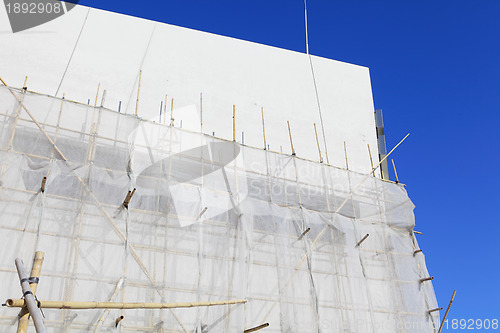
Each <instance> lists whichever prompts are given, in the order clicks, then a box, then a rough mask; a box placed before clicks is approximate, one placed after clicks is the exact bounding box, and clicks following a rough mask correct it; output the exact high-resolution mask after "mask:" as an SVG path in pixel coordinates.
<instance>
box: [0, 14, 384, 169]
mask: <svg viewBox="0 0 500 333" xmlns="http://www.w3.org/2000/svg"><path fill="white" fill-rule="evenodd" d="M82 27H83V30H82ZM0 30H1V31H4V32H3V33H1V34H0V45H1V47H0V64H1V66H0V77H2V78H3V79H4V80H5V81H6V82H7V83H8V84H9V85H11V86H16V87H20V86H22V83H23V81H24V77H25V76H26V75H27V76H28V77H29V79H28V89H29V90H33V91H37V92H42V93H47V94H51V95H54V94H55V93H56V92H57V96H62V94H63V93H65V94H66V98H68V99H72V100H76V101H80V102H84V103H86V102H87V100H88V99H90V100H91V103H94V100H95V96H96V91H97V86H98V83H100V86H101V92H102V89H106V90H107V96H106V101H105V103H104V105H105V106H106V107H109V108H111V109H115V110H117V109H118V104H119V101H122V106H121V111H122V112H127V113H135V106H136V97H137V86H138V81H139V80H138V78H139V70H140V69H142V81H141V82H142V83H141V93H140V102H139V116H141V117H142V118H148V119H156V120H157V119H158V114H159V109H160V103H161V101H163V100H164V98H165V94H168V103H167V104H168V108H167V112H168V117H167V121H169V120H168V118H169V117H170V106H171V98H172V97H173V98H174V118H175V125H176V126H180V122H181V120H182V126H183V128H189V129H193V130H196V131H199V130H200V125H199V122H198V121H197V120H196V116H194V115H193V114H192V113H190V112H189V110H195V109H196V110H198V112H199V107H200V93H201V92H202V93H203V120H204V126H203V131H204V132H205V133H210V134H211V133H212V132H215V135H216V136H218V137H222V138H226V139H232V106H233V104H235V105H236V133H237V134H236V139H237V141H239V142H241V140H242V136H241V132H244V138H245V139H244V140H245V142H244V143H245V144H247V145H251V146H257V147H262V146H263V139H262V124H261V112H260V110H261V107H264V114H265V121H266V138H267V143H268V144H269V146H270V149H271V150H275V151H280V146H282V148H283V152H285V153H290V144H289V137H288V130H287V124H286V121H287V120H289V121H290V124H291V127H292V133H293V138H294V145H295V150H296V153H297V156H299V157H303V158H307V159H312V160H318V151H317V148H316V140H315V135H314V128H313V123H316V125H317V127H318V135H319V139H320V142H321V148H322V152H323V156H324V151H325V142H324V140H323V136H322V133H321V124H320V119H319V118H320V115H319V111H318V106H317V101H316V94H315V90H314V84H313V78H312V72H311V67H310V64H309V58H308V56H307V55H306V54H303V53H298V52H292V51H288V50H283V49H279V48H275V47H269V46H265V45H260V44H256V43H251V42H246V41H242V40H237V39H233V38H228V37H223V36H218V35H214V34H209V33H204V32H199V31H194V30H190V29H185V28H180V27H176V26H172V25H168V24H163V23H157V22H153V21H148V20H144V19H139V18H134V17H130V16H125V15H121V14H116V13H112V12H106V11H102V10H97V9H89V8H87V7H83V6H77V8H75V9H73V10H72V11H70V12H68V14H65V15H63V16H62V17H60V18H58V19H56V20H53V21H51V22H49V23H46V24H44V25H41V26H39V27H36V28H33V29H30V30H28V31H25V32H20V33H16V34H12V33H9V32H8V31H9V30H10V27H9V26H8V23H7V17H6V13H5V10H4V8H3V7H2V8H1V10H0ZM80 31H82V33H81V36H80V39H79V41H78V43H76V42H77V39H78V36H79V33H80ZM75 46H76V47H75ZM73 50H74V53H73V55H72V52H73ZM70 58H71V61H70ZM312 62H313V66H314V72H315V75H316V80H317V86H318V93H319V99H320V105H321V109H322V116H323V121H324V129H325V134H326V145H327V147H328V152H329V159H330V164H333V165H335V166H340V167H345V166H346V163H345V157H344V141H345V142H346V143H347V153H348V159H349V169H351V170H355V171H358V172H363V173H367V172H369V170H370V159H369V154H368V148H367V144H369V145H370V147H371V151H372V155H373V157H374V159H375V163H376V159H377V156H378V152H377V144H376V134H375V121H374V116H373V111H374V110H373V109H374V108H373V99H372V92H371V85H370V77H369V71H368V68H366V67H361V66H357V65H351V64H347V63H343V62H338V61H334V60H330V59H325V58H320V57H315V56H313V57H312ZM68 64H69V65H68ZM66 68H67V70H66ZM63 75H64V78H63ZM59 85H60V87H59ZM99 103H100V98H99ZM189 106H191V107H189ZM192 106H194V107H195V108H193V107H192ZM157 121H158V120H157ZM324 159H325V158H324ZM325 161H326V159H325Z"/></svg>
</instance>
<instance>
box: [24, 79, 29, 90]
mask: <svg viewBox="0 0 500 333" xmlns="http://www.w3.org/2000/svg"><path fill="white" fill-rule="evenodd" d="M26 82H28V76H25V77H24V83H23V90H25V91H26V90H28V87H27V86H26Z"/></svg>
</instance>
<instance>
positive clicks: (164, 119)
mask: <svg viewBox="0 0 500 333" xmlns="http://www.w3.org/2000/svg"><path fill="white" fill-rule="evenodd" d="M167 96H168V95H167V94H165V105H163V123H164V124H165V123H166V122H167Z"/></svg>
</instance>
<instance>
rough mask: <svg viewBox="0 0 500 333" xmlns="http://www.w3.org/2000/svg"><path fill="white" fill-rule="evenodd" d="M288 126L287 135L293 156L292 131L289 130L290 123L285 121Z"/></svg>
mask: <svg viewBox="0 0 500 333" xmlns="http://www.w3.org/2000/svg"><path fill="white" fill-rule="evenodd" d="M286 123H287V124H288V135H289V136H290V146H291V147H292V155H293V156H295V149H293V141H292V131H291V130H290V122H289V121H288V120H287V121H286Z"/></svg>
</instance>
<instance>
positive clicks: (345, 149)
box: [344, 141, 349, 170]
mask: <svg viewBox="0 0 500 333" xmlns="http://www.w3.org/2000/svg"><path fill="white" fill-rule="evenodd" d="M344 155H345V167H346V169H347V170H349V161H348V160H347V144H346V142H345V141H344Z"/></svg>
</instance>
